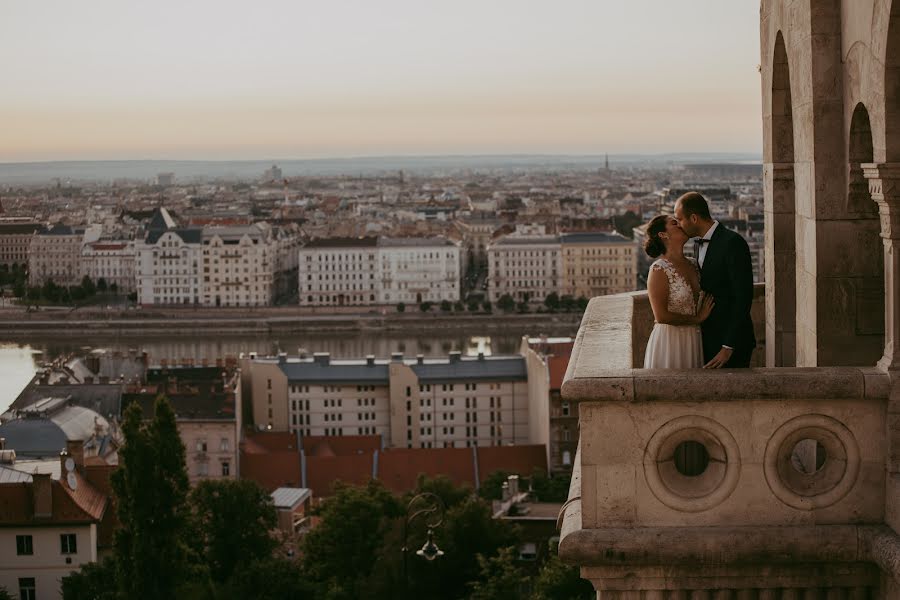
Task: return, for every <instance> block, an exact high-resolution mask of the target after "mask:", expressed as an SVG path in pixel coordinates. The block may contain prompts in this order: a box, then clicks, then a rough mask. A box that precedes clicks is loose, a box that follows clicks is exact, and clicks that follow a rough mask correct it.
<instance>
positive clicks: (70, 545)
mask: <svg viewBox="0 0 900 600" xmlns="http://www.w3.org/2000/svg"><path fill="white" fill-rule="evenodd" d="M59 553H60V554H77V553H78V538H77V536H76V534H74V533H61V534H59ZM16 554H17V555H18V556H31V555H33V554H34V538H32V536H30V535H17V536H16Z"/></svg>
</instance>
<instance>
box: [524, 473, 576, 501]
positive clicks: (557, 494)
mask: <svg viewBox="0 0 900 600" xmlns="http://www.w3.org/2000/svg"><path fill="white" fill-rule="evenodd" d="M571 482H572V477H571V475H553V476H552V477H548V476H547V473H546V472H545V471H544V470H543V469H535V470H534V472H533V473H532V474H531V481H530V482H529V483H530V486H531V490H532V492H533V493H534V496H535V499H536V500H537V501H538V502H565V501H566V500H568V498H569V485H570V484H571Z"/></svg>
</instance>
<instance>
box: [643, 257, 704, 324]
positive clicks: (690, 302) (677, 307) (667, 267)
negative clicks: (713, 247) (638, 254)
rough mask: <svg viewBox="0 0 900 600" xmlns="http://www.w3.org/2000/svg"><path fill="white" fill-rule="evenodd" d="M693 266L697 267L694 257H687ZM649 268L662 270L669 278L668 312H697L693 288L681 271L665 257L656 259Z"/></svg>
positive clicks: (693, 313)
mask: <svg viewBox="0 0 900 600" xmlns="http://www.w3.org/2000/svg"><path fill="white" fill-rule="evenodd" d="M688 260H690V261H691V264H692V265H694V268H695V269H696V268H697V262H696V261H695V260H694V259H688ZM650 269H651V270H653V271H662V272H663V273H665V274H666V279H668V280H669V305H668V307H667V308H668V309H669V312H670V313H676V314H679V315H695V314H697V298H695V297H694V288H692V287H691V284H690V282H688V280H687V279H685V278H684V277H683V276H682V275H681V273H679V272H678V270H677V269H676V268H675V265H673V264H672V263H670V262H669V261H668V260H666V259H665V258H660V259H657V260H656V261H655V262H654V263H653V264H652V265H650Z"/></svg>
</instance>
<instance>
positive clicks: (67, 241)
mask: <svg viewBox="0 0 900 600" xmlns="http://www.w3.org/2000/svg"><path fill="white" fill-rule="evenodd" d="M83 237H84V230H83V229H73V228H72V227H69V226H68V225H62V224H57V225H54V226H53V227H50V228H48V229H44V230H41V231H38V232H37V233H35V234H34V235H33V236H32V237H31V242H30V245H29V250H28V282H29V284H30V285H43V284H44V283H46V282H48V281H53V282H54V283H55V284H57V285H62V286H69V285H78V284H80V283H81V278H82V274H81V243H82V240H83Z"/></svg>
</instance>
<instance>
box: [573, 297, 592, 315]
mask: <svg viewBox="0 0 900 600" xmlns="http://www.w3.org/2000/svg"><path fill="white" fill-rule="evenodd" d="M589 302H590V300H588V299H587V298H585V297H584V296H578V300H576V301H575V306H577V307H578V310H580V311H582V312H584V311H585V310H586V309H587V306H588V303H589Z"/></svg>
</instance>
